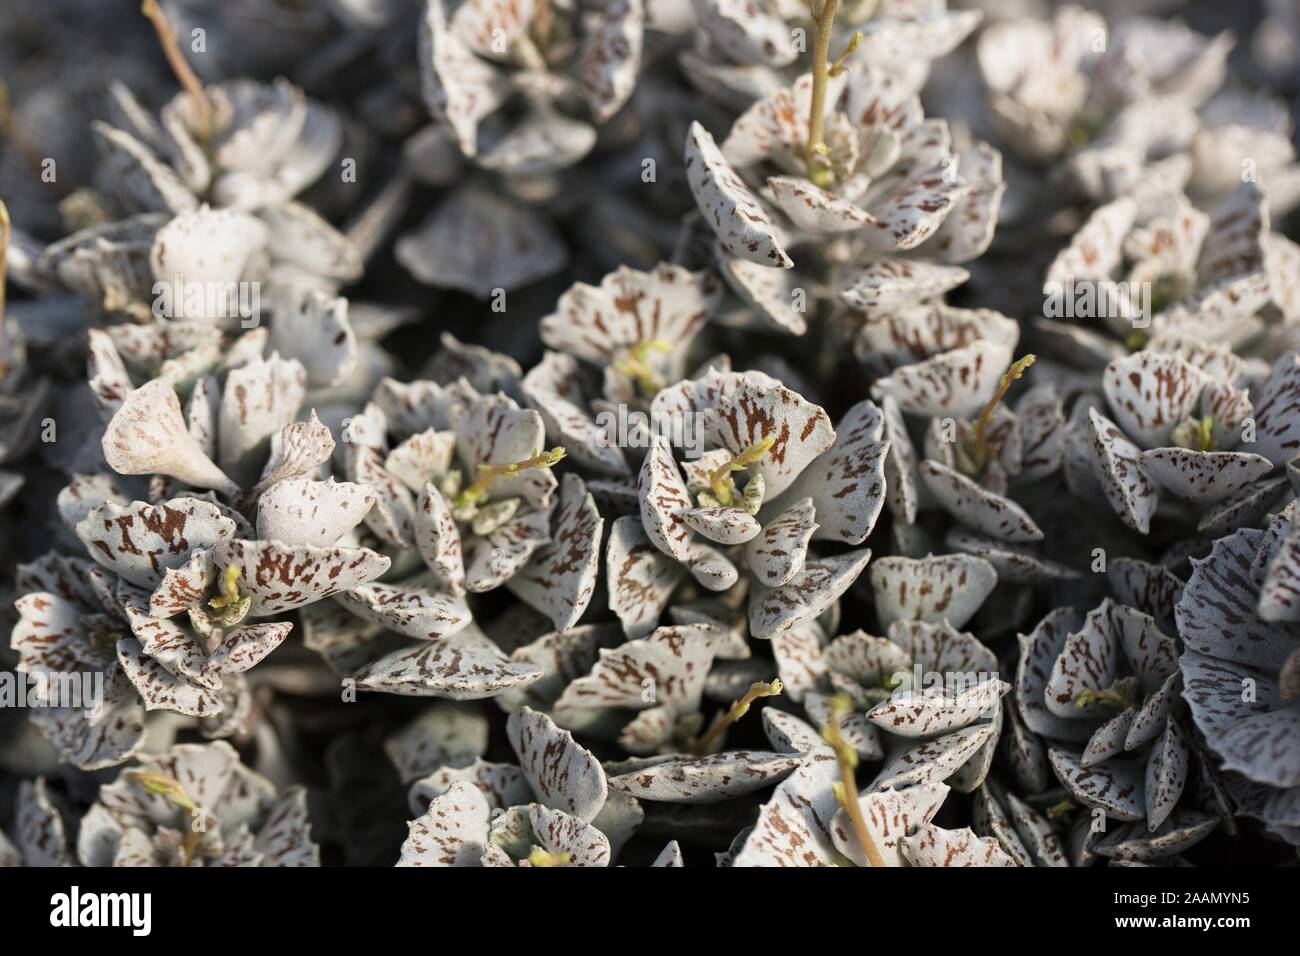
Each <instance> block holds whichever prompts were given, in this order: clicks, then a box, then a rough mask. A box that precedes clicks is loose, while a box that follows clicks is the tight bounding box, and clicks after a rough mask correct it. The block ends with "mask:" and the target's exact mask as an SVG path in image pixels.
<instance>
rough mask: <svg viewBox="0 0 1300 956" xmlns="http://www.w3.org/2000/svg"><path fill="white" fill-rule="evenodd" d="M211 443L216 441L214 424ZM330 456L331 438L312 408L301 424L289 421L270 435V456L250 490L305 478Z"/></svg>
mask: <svg viewBox="0 0 1300 956" xmlns="http://www.w3.org/2000/svg"><path fill="white" fill-rule="evenodd" d="M191 415H192V413H191ZM213 440H214V441H215V440H216V430H215V421H214V428H213ZM333 454H334V436H333V435H331V434H330V430H329V428H328V427H327V426H325V425H324V424H322V423H321V420H320V419H319V418H317V417H316V410H315V409H314V408H313V409H312V410H311V412H310V413H309V414H308V416H307V420H306V421H305V422H292V423H290V424H288V425H285V426H284V428H282V429H280V434H279V435H272V436H271V454H270V456H269V457H268V458H267V462H266V467H265V468H263V469H262V479H261V481H259V482H258V483H257V486H256V487H255V488H254V489H253V491H254V493H255V494H259V495H260V494H261V493H262V492H263V491H265V490H266V489H267V488H270V487H271V486H272V485H274V484H275V483H276V482H277V481H285V480H287V479H289V478H297V477H300V476H305V475H308V474H309V473H310V472H312V471H314V470H315V469H317V468H319V467H320V466H321V465H323V464H324V463H325V462H327V461H329V460H330V456H331V455H333Z"/></svg>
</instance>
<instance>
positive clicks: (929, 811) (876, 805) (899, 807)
mask: <svg viewBox="0 0 1300 956" xmlns="http://www.w3.org/2000/svg"><path fill="white" fill-rule="evenodd" d="M947 797H948V787H946V786H944V785H943V784H942V783H938V782H934V783H924V784H920V785H918V786H915V787H907V788H905V789H902V790H883V791H880V792H876V793H864V794H861V795H860V796H859V797H858V803H859V805H860V806H861V807H862V818H863V819H864V820H865V821H866V823H867V833H868V834H870V836H871V839H872V842H873V843H875V845H876V849H877V850H879V851H880V855H881V857H883V858H884V861H885V865H886V866H903V865H905V861H906V858H905V857H904V855H903V845H902V841H903V839H904V838H905V837H908V836H912V835H915V834H916V833H918V832H919V831H920V830H921V828H923V827H925V826H927V825H928V824H929V823H930V821H931V820H933V819H934V816H935V814H936V813H938V812H939V808H940V807H942V806H943V802H944V800H946V799H947ZM831 836H832V838H833V839H834V840H835V846H836V847H837V848H838V849H839V851H840V852H841V853H843V854H844V855H845V856H846V857H848V858H849V859H850V860H852V861H853V862H854V863H855V864H856V865H858V866H870V863H869V862H868V860H867V855H866V853H865V852H864V851H863V850H862V848H861V846H859V844H858V839H857V836H856V835H855V834H854V830H853V825H852V824H851V823H850V822H849V815H848V812H847V811H845V810H844V809H842V808H841V809H840V810H839V811H838V812H837V813H836V814H835V818H834V822H833V824H832V826H831Z"/></svg>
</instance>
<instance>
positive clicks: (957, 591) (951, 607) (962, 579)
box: [870, 554, 998, 627]
mask: <svg viewBox="0 0 1300 956" xmlns="http://www.w3.org/2000/svg"><path fill="white" fill-rule="evenodd" d="M870 576H871V591H872V594H873V595H874V596H875V599H876V615H877V617H878V618H879V619H880V623H881V626H883V627H888V626H889V625H890V624H892V623H894V621H942V620H947V621H948V623H949V624H951V625H952V626H953V627H961V626H962V625H963V624H965V623H966V622H967V621H969V620H970V619H971V616H972V615H973V614H974V613H975V612H976V611H978V610H979V608H980V605H981V604H983V603H984V599H985V598H986V597H988V596H989V592H991V591H992V590H993V588H994V586H995V585H996V584H997V583H998V575H997V572H996V571H994V570H993V565H991V564H989V563H988V562H987V561H985V560H984V559H982V558H976V557H972V556H970V555H966V554H948V555H940V556H931V557H928V558H922V559H920V560H914V559H912V558H901V557H890V558H881V559H880V560H878V561H877V562H876V563H875V564H873V565H872V566H871V571H870Z"/></svg>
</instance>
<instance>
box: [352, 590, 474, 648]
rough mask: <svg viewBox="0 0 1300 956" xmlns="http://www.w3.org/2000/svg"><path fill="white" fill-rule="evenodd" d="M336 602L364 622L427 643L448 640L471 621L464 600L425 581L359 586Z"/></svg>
mask: <svg viewBox="0 0 1300 956" xmlns="http://www.w3.org/2000/svg"><path fill="white" fill-rule="evenodd" d="M336 600H337V601H338V602H339V603H340V604H342V605H343V606H344V607H346V608H347V609H348V610H349V611H351V612H352V613H353V614H355V615H357V616H358V617H360V618H362V619H364V620H367V621H372V622H374V623H375V624H382V625H383V626H384V627H386V628H388V629H389V630H392V631H396V632H397V633H398V634H405V635H406V636H407V637H418V638H421V639H423V640H429V641H432V640H437V639H439V638H445V637H450V636H451V635H453V634H455V633H456V632H457V631H459V630H460V629H461V628H463V627H465V626H466V625H467V624H469V623H470V620H471V614H470V610H469V606H468V605H467V604H466V603H465V599H464V597H458V596H456V595H454V594H448V593H446V592H444V591H440V590H437V589H436V586H435V585H434V583H433V582H431V581H429V580H427V578H417V579H414V580H410V581H402V582H399V583H396V584H380V583H378V582H373V583H370V584H362V585H360V586H358V587H354V588H350V589H348V590H346V591H342V592H340V593H339V594H338V595H337V596H336Z"/></svg>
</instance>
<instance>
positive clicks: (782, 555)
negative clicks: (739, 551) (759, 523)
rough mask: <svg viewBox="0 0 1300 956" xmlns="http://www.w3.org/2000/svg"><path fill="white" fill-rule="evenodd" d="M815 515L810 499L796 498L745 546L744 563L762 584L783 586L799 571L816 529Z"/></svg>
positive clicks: (805, 558) (770, 586)
mask: <svg viewBox="0 0 1300 956" xmlns="http://www.w3.org/2000/svg"><path fill="white" fill-rule="evenodd" d="M815 517H816V512H815V509H814V507H813V499H812V498H800V499H799V500H797V501H795V502H794V503H793V504H792V505H790V507H788V508H787V509H786V510H785V511H783V512H781V513H780V514H779V515H776V516H775V517H773V518H772V519H771V520H770V521H768V522H767V524H766V525H764V526H763V530H762V533H761V534H760V535H759V536H758V537H756V538H755V539H754V540H752V541H750V542H749V544H747V545H746V546H745V565H746V567H748V568H749V570H750V571H751V572H752V573H753V574H754V575H755V576H756V577H757V578H758V580H759V581H760V582H761V583H762V584H763V585H764V586H765V587H769V588H779V587H783V586H784V585H786V584H789V583H790V581H791V579H793V578H794V576H795V575H796V574H798V573H799V572H800V571H802V570H803V568H804V564H805V563H806V562H807V559H808V544H809V542H811V541H812V537H813V534H814V532H816V530H817V522H816V520H815Z"/></svg>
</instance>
